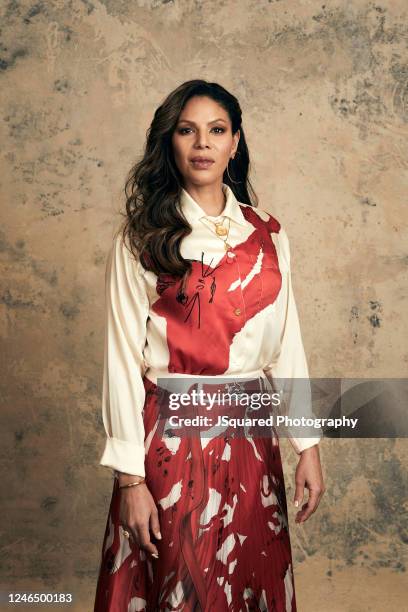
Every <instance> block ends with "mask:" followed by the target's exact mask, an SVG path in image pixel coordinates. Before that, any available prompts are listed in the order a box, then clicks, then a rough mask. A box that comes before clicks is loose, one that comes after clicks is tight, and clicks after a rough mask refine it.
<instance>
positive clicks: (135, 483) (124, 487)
mask: <svg viewBox="0 0 408 612" xmlns="http://www.w3.org/2000/svg"><path fill="white" fill-rule="evenodd" d="M145 480H146V479H145V478H143V480H138V481H137V482H129V484H124V485H119V489H126V488H127V487H136V486H137V485H140V484H143V483H144V482H145Z"/></svg>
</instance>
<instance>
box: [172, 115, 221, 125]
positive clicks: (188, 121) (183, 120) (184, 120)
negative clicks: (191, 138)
mask: <svg viewBox="0 0 408 612" xmlns="http://www.w3.org/2000/svg"><path fill="white" fill-rule="evenodd" d="M217 121H223V122H224V123H227V122H226V121H225V119H223V118H222V117H218V119H213V120H212V121H209V122H208V124H207V125H211V123H216V122H217ZM179 123H191V124H192V125H197V124H196V123H195V122H194V121H190V120H189V119H180V120H179Z"/></svg>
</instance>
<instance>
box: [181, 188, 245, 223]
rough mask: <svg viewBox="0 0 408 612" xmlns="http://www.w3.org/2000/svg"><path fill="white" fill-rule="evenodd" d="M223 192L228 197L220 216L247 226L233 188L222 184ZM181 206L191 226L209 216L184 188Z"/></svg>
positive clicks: (182, 189)
mask: <svg viewBox="0 0 408 612" xmlns="http://www.w3.org/2000/svg"><path fill="white" fill-rule="evenodd" d="M222 190H223V192H224V194H225V196H226V203H225V207H224V210H223V211H222V213H221V214H220V215H219V216H220V217H229V218H230V219H231V220H232V221H235V222H236V223H239V224H240V225H246V220H245V217H244V215H243V214H242V210H241V207H240V205H239V202H238V200H237V199H236V197H235V195H234V192H233V191H232V189H231V187H230V186H229V185H227V184H226V183H222ZM180 206H181V210H182V212H183V214H184V216H185V217H186V219H187V221H188V223H189V224H190V225H194V224H195V223H198V222H199V221H200V219H204V218H206V217H208V216H209V215H207V214H206V213H205V211H204V210H203V209H202V208H201V206H200V205H199V204H198V202H196V200H194V198H193V197H192V196H191V195H190V194H189V193H188V191H186V190H185V189H184V188H183V187H182V188H181V193H180Z"/></svg>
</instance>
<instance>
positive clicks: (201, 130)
mask: <svg viewBox="0 0 408 612" xmlns="http://www.w3.org/2000/svg"><path fill="white" fill-rule="evenodd" d="M239 136H240V132H239V130H238V131H237V133H236V134H235V135H233V134H232V129H231V120H230V118H229V115H228V113H227V111H226V110H224V108H223V107H222V106H220V105H219V104H218V103H217V102H215V101H214V100H213V99H212V98H208V97H205V96H194V97H193V98H190V99H189V100H188V102H187V104H186V105H185V107H184V108H183V110H182V111H181V113H180V116H179V119H178V122H177V125H176V128H175V130H174V133H173V137H172V144H173V152H174V159H175V162H176V165H177V168H178V169H179V171H180V173H181V175H182V176H183V179H184V186H185V187H188V185H189V184H193V185H210V184H213V183H220V182H222V178H223V175H224V172H225V169H226V167H227V164H228V162H229V160H230V157H233V156H234V155H235V152H236V150H237V147H238V141H239ZM200 158H201V161H200ZM205 160H207V161H205Z"/></svg>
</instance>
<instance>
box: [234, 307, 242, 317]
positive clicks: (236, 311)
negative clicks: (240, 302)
mask: <svg viewBox="0 0 408 612" xmlns="http://www.w3.org/2000/svg"><path fill="white" fill-rule="evenodd" d="M234 314H236V315H237V317H238V316H239V315H240V314H241V309H240V308H236V309H235V310H234Z"/></svg>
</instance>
